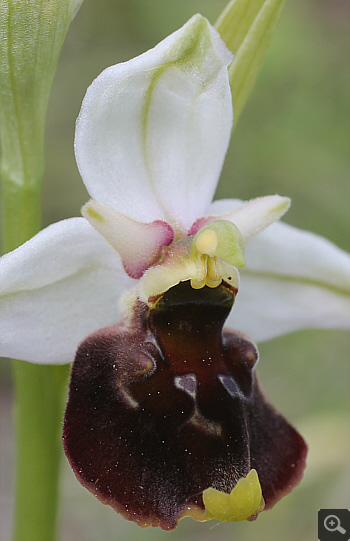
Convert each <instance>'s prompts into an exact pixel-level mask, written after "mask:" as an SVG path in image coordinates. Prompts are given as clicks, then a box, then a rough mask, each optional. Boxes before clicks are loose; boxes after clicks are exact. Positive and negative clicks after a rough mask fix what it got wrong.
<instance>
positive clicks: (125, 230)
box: [81, 199, 175, 279]
mask: <svg viewBox="0 0 350 541" xmlns="http://www.w3.org/2000/svg"><path fill="white" fill-rule="evenodd" d="M81 213H82V215H83V216H84V217H85V218H86V219H87V220H88V221H89V222H90V224H91V225H92V226H93V227H94V228H95V229H96V230H97V231H98V232H99V233H100V234H101V235H102V236H103V237H104V238H105V239H106V241H107V242H109V244H111V245H112V246H113V248H114V249H115V250H116V251H117V252H118V254H119V255H120V257H121V260H122V263H123V267H124V269H125V272H126V273H127V274H128V275H129V276H130V277H131V278H136V279H137V278H141V276H142V275H143V273H144V272H145V270H146V269H148V268H149V267H151V266H152V265H154V264H155V263H157V261H158V260H159V259H160V257H161V255H162V249H163V247H164V246H169V244H171V243H172V242H173V240H174V236H175V234H174V231H173V228H172V227H171V226H170V225H169V224H168V223H166V222H164V221H162V220H155V221H154V222H149V223H145V222H139V221H137V220H134V219H133V218H130V216H126V215H125V214H121V213H120V212H118V211H117V210H115V209H114V208H113V207H110V206H109V205H105V204H104V203H100V202H98V201H94V200H93V199H91V200H90V201H89V202H88V203H86V205H84V207H83V208H82V209H81Z"/></svg>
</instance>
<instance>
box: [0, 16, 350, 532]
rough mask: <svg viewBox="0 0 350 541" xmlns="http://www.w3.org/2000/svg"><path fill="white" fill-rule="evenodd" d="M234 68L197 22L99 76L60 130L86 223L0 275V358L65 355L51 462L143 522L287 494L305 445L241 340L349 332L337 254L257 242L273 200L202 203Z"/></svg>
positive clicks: (51, 236) (6, 263)
mask: <svg viewBox="0 0 350 541" xmlns="http://www.w3.org/2000/svg"><path fill="white" fill-rule="evenodd" d="M231 61H232V55H231V53H230V52H229V51H228V50H227V49H226V47H225V45H224V43H223V42H222V41H221V39H220V37H219V35H218V34H217V32H216V31H215V30H214V28H213V27H211V26H210V24H209V23H208V22H207V21H206V20H205V19H204V18H203V17H201V16H199V15H197V16H195V17H193V18H192V19H190V21H189V22H188V23H187V24H185V25H184V26H183V27H182V28H181V29H180V30H178V31H177V32H175V33H174V34H172V35H171V36H169V37H167V38H166V39H165V40H164V41H162V42H161V43H160V44H158V45H157V46H156V47H155V48H154V49H152V50H150V51H148V52H146V53H144V54H142V55H141V56H139V57H137V58H135V59H132V60H130V61H128V62H125V63H123V64H119V65H116V66H112V67H110V68H108V69H106V70H105V71H104V72H103V73H102V74H101V75H100V76H99V77H98V78H97V79H96V80H95V81H94V82H93V83H92V85H91V87H90V88H89V89H88V91H87V94H86V96H85V98H84V101H83V105H82V109H81V112H80V115H79V118H78V121H77V126H76V138H75V153H76V159H77V163H78V167H79V170H80V173H81V176H82V178H83V181H84V183H85V186H86V188H87V190H88V192H89V194H90V196H91V198H92V199H91V200H90V201H89V202H88V203H87V204H86V205H85V206H84V207H83V209H82V214H83V217H82V218H72V219H68V220H64V221H62V222H59V223H56V224H53V225H51V226H49V227H47V228H46V229H44V230H43V231H41V232H40V233H39V234H38V235H36V236H35V237H33V238H32V239H31V240H29V241H28V242H27V243H25V244H24V245H23V246H21V247H20V248H18V249H17V250H15V251H13V252H11V253H9V254H6V255H5V256H3V258H1V262H0V294H1V311H0V328H1V343H0V354H1V355H3V356H11V357H15V358H20V359H23V360H27V361H30V362H37V363H51V364H59V363H69V362H72V361H73V359H74V355H75V352H76V350H77V348H78V350H77V353H76V357H75V361H74V364H73V368H72V376H71V384H70V396H69V401H68V406H67V410H66V416H65V425H64V435H63V440H64V447H65V451H66V454H67V456H68V458H69V460H70V463H71V466H72V468H73V470H74V472H75V474H76V476H77V478H78V479H79V480H80V482H81V483H82V484H83V485H84V486H86V487H87V488H88V489H89V490H90V491H91V492H92V493H93V494H95V495H96V496H97V497H98V498H99V499H100V500H101V501H102V502H104V503H108V504H109V505H111V506H112V507H114V508H115V509H116V510H117V511H118V512H120V513H121V514H122V515H123V516H125V517H126V518H128V519H129V520H134V521H136V522H137V523H138V524H140V525H142V526H147V525H152V526H161V527H162V528H164V529H171V528H174V527H175V526H176V524H177V522H178V521H179V520H180V519H181V518H183V517H185V516H191V517H193V518H195V519H196V520H209V519H212V518H217V519H220V520H227V521H237V520H244V519H250V520H252V519H254V518H256V517H257V515H258V513H259V512H260V511H261V510H262V509H263V508H265V509H268V508H270V507H272V506H273V505H274V504H275V503H276V502H277V501H278V500H279V499H280V498H281V497H282V496H283V495H284V494H287V493H288V492H290V490H292V488H293V487H294V486H295V485H296V484H297V483H298V482H299V481H300V478H301V476H302V473H303V469H304V466H305V455H306V445H305V443H304V441H303V439H302V437H301V436H300V435H299V434H298V433H297V432H296V431H295V430H294V428H292V427H291V426H290V425H289V423H288V422H287V421H286V420H285V419H284V418H283V417H282V416H281V415H279V414H278V413H277V412H276V411H275V410H274V409H273V408H272V407H271V406H270V405H269V404H268V403H267V402H266V400H265V398H264V397H263V395H262V393H261V391H260V389H259V386H258V383H257V379H256V373H255V365H256V362H257V360H258V352H257V348H256V346H255V344H254V342H252V341H251V340H250V339H249V338H248V337H247V334H249V335H251V336H252V339H253V340H264V339H268V338H271V337H274V336H277V335H279V334H282V333H286V332H291V331H294V330H296V329H300V328H304V327H341V328H345V327H347V326H349V300H348V297H346V295H345V292H346V291H349V276H348V271H349V258H348V256H347V255H346V254H345V253H344V252H342V251H341V250H340V249H338V248H337V247H336V246H334V245H332V244H331V243H329V242H328V241H326V240H325V239H322V238H320V237H318V236H316V235H314V234H312V233H308V232H304V231H300V230H297V229H295V228H293V227H291V226H287V225H285V224H282V223H277V224H274V225H272V226H271V227H269V228H268V229H267V230H266V231H264V232H262V231H263V230H264V229H265V228H267V227H268V226H270V224H272V223H273V222H275V221H276V220H279V218H281V216H282V215H283V214H284V213H285V212H286V211H287V209H288V207H289V204H290V201H289V199H288V198H286V197H281V196H278V195H273V196H268V197H262V198H257V199H254V200H252V201H249V202H244V203H242V202H239V201H237V200H222V201H214V202H213V203H212V202H211V201H212V198H213V195H214V192H215V188H216V185H217V182H218V179H219V175H220V171H221V168H222V164H223V161H224V158H225V154H226V151H227V147H228V143H229V138H230V132H231V127H232V118H233V113H232V101H231V93H230V87H229V81H228V74H227V66H228V65H229V64H230V62H231ZM245 243H247V249H246V251H245ZM245 265H246V267H245ZM243 267H245V268H243ZM238 268H242V269H243V270H242V271H241V280H239V272H238ZM236 295H237V300H236V301H235V299H236ZM234 301H235V307H234V309H233V310H232V312H231V308H232V305H233V303H234ZM226 320H227V323H228V324H229V325H233V326H234V328H235V329H237V330H236V331H230V330H227V329H225V330H222V328H223V325H224V323H225V321H226ZM86 337H87V338H86ZM79 344H80V345H79ZM78 346H79V347H78Z"/></svg>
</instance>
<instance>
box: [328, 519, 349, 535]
mask: <svg viewBox="0 0 350 541" xmlns="http://www.w3.org/2000/svg"><path fill="white" fill-rule="evenodd" d="M324 527H325V528H326V530H328V531H329V532H340V533H342V534H344V533H346V530H344V528H342V527H341V526H340V520H339V518H338V517H337V516H336V515H328V516H327V517H326V518H325V519H324Z"/></svg>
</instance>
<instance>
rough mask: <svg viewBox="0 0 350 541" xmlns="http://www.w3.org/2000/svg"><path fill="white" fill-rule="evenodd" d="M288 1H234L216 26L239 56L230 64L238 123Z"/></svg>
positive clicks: (230, 47)
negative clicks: (284, 5)
mask: <svg viewBox="0 0 350 541" xmlns="http://www.w3.org/2000/svg"><path fill="white" fill-rule="evenodd" d="M284 2H285V0H232V1H231V2H230V3H229V4H228V6H227V7H226V9H225V10H224V11H223V12H222V14H221V15H220V17H219V19H218V21H217V22H216V25H215V27H216V29H217V30H218V32H219V33H220V35H221V37H222V39H223V40H224V42H225V43H226V45H227V47H228V48H229V49H230V51H232V52H233V54H234V55H235V57H234V60H233V62H232V64H231V66H230V67H229V77H230V85H231V91H232V100H233V112H234V126H235V125H236V124H237V120H238V118H239V116H240V114H241V112H242V110H243V108H244V106H245V104H246V101H247V99H248V96H249V94H250V91H251V89H252V87H253V85H254V82H255V80H256V78H257V75H258V73H259V70H260V67H261V64H262V62H263V60H264V58H265V54H266V52H267V49H268V47H269V45H270V42H271V39H272V36H273V33H274V31H275V28H276V25H277V22H278V19H279V16H280V14H281V11H282V8H283V4H284Z"/></svg>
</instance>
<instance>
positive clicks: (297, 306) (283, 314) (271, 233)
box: [228, 223, 350, 340]
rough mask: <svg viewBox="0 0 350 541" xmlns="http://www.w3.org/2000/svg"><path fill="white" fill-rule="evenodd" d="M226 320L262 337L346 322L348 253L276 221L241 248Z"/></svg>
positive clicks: (349, 322) (349, 320) (349, 313)
mask: <svg viewBox="0 0 350 541" xmlns="http://www.w3.org/2000/svg"><path fill="white" fill-rule="evenodd" d="M245 256H246V261H247V267H246V269H244V270H243V271H242V272H241V282H240V291H239V294H238V296H237V300H236V303H235V306H234V309H233V311H232V313H231V315H230V318H229V321H228V324H229V325H230V326H234V327H236V328H237V329H238V330H241V331H243V332H246V333H247V334H249V335H251V337H252V338H253V339H254V340H267V339H269V338H272V337H274V336H278V335H281V334H285V333H288V332H292V331H295V330H297V329H302V328H344V329H346V328H349V327H350V257H349V255H348V254H347V253H346V252H344V251H343V250H340V249H339V248H338V247H337V246H335V245H334V244H332V243H331V242H329V241H328V240H326V239H324V238H322V237H320V236H318V235H315V234H313V233H310V232H308V231H302V230H300V229H297V228H294V227H292V226H289V225H287V224H283V223H276V224H274V225H272V226H271V227H270V228H268V229H267V230H266V231H264V232H262V233H260V234H259V235H258V236H257V237H256V238H254V239H252V240H251V241H250V242H249V243H248V244H247V247H246V253H245Z"/></svg>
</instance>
